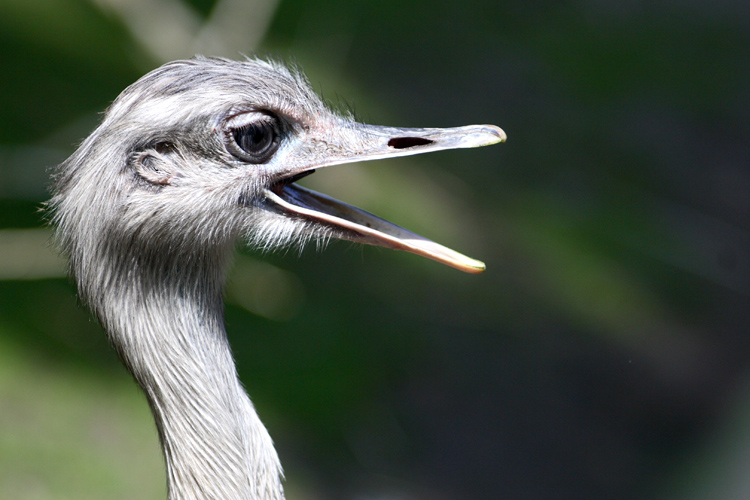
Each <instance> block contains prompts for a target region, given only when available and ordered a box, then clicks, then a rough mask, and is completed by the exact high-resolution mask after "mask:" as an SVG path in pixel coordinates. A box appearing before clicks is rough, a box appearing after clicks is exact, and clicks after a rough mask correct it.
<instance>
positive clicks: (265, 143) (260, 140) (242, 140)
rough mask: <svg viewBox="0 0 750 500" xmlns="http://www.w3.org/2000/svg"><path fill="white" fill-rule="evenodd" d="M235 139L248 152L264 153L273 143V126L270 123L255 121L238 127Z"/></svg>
mask: <svg viewBox="0 0 750 500" xmlns="http://www.w3.org/2000/svg"><path fill="white" fill-rule="evenodd" d="M234 140H235V141H236V142H237V145H238V146H239V147H241V148H242V150H243V151H245V152H246V153H248V154H251V155H252V154H259V153H264V152H265V151H266V149H268V147H269V146H270V145H271V144H272V143H273V140H274V131H273V127H272V126H271V125H270V124H269V123H253V124H251V125H247V126H245V127H242V128H239V129H236V130H235V131H234Z"/></svg>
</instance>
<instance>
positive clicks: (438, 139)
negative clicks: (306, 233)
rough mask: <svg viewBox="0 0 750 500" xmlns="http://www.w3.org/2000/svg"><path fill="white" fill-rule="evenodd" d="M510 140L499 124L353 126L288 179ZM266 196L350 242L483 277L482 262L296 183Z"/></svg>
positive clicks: (283, 185) (269, 191)
mask: <svg viewBox="0 0 750 500" xmlns="http://www.w3.org/2000/svg"><path fill="white" fill-rule="evenodd" d="M505 139H506V135H505V132H503V130H502V129H500V128H499V127H496V126H494V125H470V126H466V127H456V128H446V129H438V128H431V129H412V128H394V127H379V126H374V125H362V124H358V123H351V122H348V123H347V126H345V127H341V128H338V127H336V130H335V131H334V132H331V133H329V134H328V135H327V137H326V138H325V141H324V142H325V144H326V151H325V154H324V155H320V156H317V160H313V161H308V162H305V163H304V164H302V163H298V165H299V166H298V167H297V168H296V169H295V171H293V172H291V173H290V175H289V176H288V177H287V179H289V178H292V177H295V176H299V175H300V174H302V173H303V172H306V171H310V170H313V169H316V168H320V167H327V166H331V165H338V164H343V163H354V162H360V161H366V160H376V159H382V158H394V157H398V156H406V155H414V154H420V153H429V152H432V151H441V150H445V149H457V148H475V147H481V146H488V145H490V144H496V143H498V142H504V141H505ZM308 153H309V151H308ZM265 194H266V198H267V199H268V201H270V202H272V203H273V204H275V205H276V207H277V208H278V209H279V210H281V211H282V212H286V213H288V214H289V215H291V216H295V217H299V218H303V219H305V220H307V221H309V222H313V223H315V224H318V225H322V226H326V227H334V228H336V229H338V230H339V231H338V233H339V236H340V237H343V238H346V239H348V240H351V241H356V242H359V243H367V244H370V245H378V246H382V247H385V248H391V249H394V250H405V251H407V252H411V253H414V254H417V255H421V256H423V257H427V258H430V259H433V260H436V261H438V262H442V263H443V264H447V265H449V266H451V267H454V268H456V269H459V270H461V271H465V272H469V273H481V272H482V271H484V269H485V265H484V263H483V262H481V261H478V260H475V259H472V258H470V257H467V256H465V255H463V254H460V253H458V252H456V251H454V250H451V249H450V248H446V247H444V246H442V245H440V244H438V243H435V242H434V241H431V240H429V239H427V238H424V237H422V236H419V235H417V234H414V233H412V232H410V231H407V230H406V229H403V228H402V227H399V226H397V225H395V224H393V223H391V222H388V221H386V220H384V219H381V218H380V217H377V216H375V215H373V214H371V213H368V212H366V211H364V210H361V209H359V208H357V207H354V206H351V205H348V204H346V203H343V202H341V201H338V200H335V199H333V198H330V197H328V196H326V195H323V194H320V193H317V192H315V191H312V190H309V189H306V188H303V187H301V186H299V185H297V184H294V183H293V182H286V183H285V182H283V180H282V181H281V182H280V183H278V184H276V185H275V186H274V187H272V188H270V189H267V190H266V193H265ZM341 233H343V236H342V235H341Z"/></svg>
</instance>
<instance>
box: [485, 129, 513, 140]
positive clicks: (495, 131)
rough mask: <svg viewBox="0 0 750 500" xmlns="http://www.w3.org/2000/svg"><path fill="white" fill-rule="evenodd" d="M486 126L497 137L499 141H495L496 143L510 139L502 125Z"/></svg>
mask: <svg viewBox="0 0 750 500" xmlns="http://www.w3.org/2000/svg"><path fill="white" fill-rule="evenodd" d="M485 126H486V127H487V129H488V130H489V133H490V134H492V135H494V136H495V137H496V138H497V141H495V142H496V143H497V142H505V141H506V140H507V139H508V135H507V134H506V133H505V131H504V130H503V129H501V128H500V127H498V126H495V125H485Z"/></svg>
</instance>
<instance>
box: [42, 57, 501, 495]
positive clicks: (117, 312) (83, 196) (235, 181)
mask: <svg viewBox="0 0 750 500" xmlns="http://www.w3.org/2000/svg"><path fill="white" fill-rule="evenodd" d="M503 140H505V134H504V132H503V131H502V130H501V129H499V128H498V127H495V126H492V125H475V126H468V127H459V128H451V129H404V128H389V127H378V126H371V125H364V124H360V123H357V122H355V121H354V120H353V119H352V118H351V117H345V116H341V115H339V114H336V113H334V112H333V111H331V110H330V109H329V108H328V107H326V105H325V104H324V103H323V102H322V101H321V100H320V98H319V97H318V96H317V95H316V94H315V93H314V92H313V91H312V90H311V87H310V85H309V83H308V82H307V81H306V79H305V78H304V76H302V75H301V74H300V73H299V72H297V71H293V70H290V69H288V68H286V67H284V66H283V65H280V64H277V63H269V62H264V61H260V60H253V59H248V60H245V61H241V62H237V61H230V60H226V59H218V58H195V59H191V60H185V61H175V62H172V63H168V64H166V65H164V66H162V67H160V68H157V69H156V70H154V71H152V72H150V73H148V74H147V75H145V76H144V77H142V78H141V79H140V80H138V81H137V82H135V83H134V84H132V85H131V86H129V87H128V88H127V89H125V90H124V91H123V92H122V94H121V95H120V96H119V97H118V98H117V99H116V100H115V101H114V102H113V104H112V105H111V106H110V108H109V109H108V111H107V113H106V115H105V116H104V118H103V120H102V123H101V124H100V125H99V126H98V128H96V130H95V131H94V132H93V133H92V134H91V135H90V136H89V137H88V138H87V139H86V140H84V141H83V143H82V144H81V145H80V147H79V148H78V149H77V151H76V152H75V153H74V154H73V155H72V156H71V157H70V158H68V159H67V160H66V161H64V162H63V163H62V164H61V165H59V166H58V167H57V170H56V173H55V176H54V185H53V197H52V199H51V200H50V202H49V208H50V211H51V214H52V222H53V224H54V226H55V227H56V229H55V234H56V239H57V242H58V244H59V245H60V248H61V250H62V252H63V253H64V254H66V255H67V257H68V258H69V265H70V272H71V274H72V276H73V277H74V279H75V282H76V284H77V287H78V292H79V296H80V298H81V300H82V302H83V303H84V304H86V305H87V306H88V307H89V308H90V309H91V310H92V311H93V313H94V314H95V315H96V317H97V318H98V320H99V321H100V323H101V324H102V326H103V327H104V329H105V330H106V331H107V334H108V336H109V338H110V340H111V343H112V345H113V346H114V347H115V349H116V350H117V352H118V354H119V355H120V357H121V359H122V360H123V362H124V363H125V365H126V366H127V368H128V369H129V371H130V372H131V373H132V375H133V377H134V378H135V380H136V382H137V383H138V384H139V385H140V386H141V388H142V389H143V391H144V392H145V394H146V397H147V399H148V403H149V405H150V407H151V410H152V412H153V415H154V418H155V420H156V425H157V429H158V433H159V438H160V441H161V445H162V449H163V453H164V459H165V463H166V470H167V480H168V483H167V484H168V491H169V499H170V500H206V499H214V500H279V499H283V498H284V493H283V489H282V484H281V479H282V469H281V465H280V463H279V459H278V456H277V454H276V451H275V450H274V447H273V443H272V441H271V438H270V436H269V434H268V432H267V431H266V429H265V427H264V426H263V424H262V423H261V421H260V419H259V418H258V415H257V414H256V412H255V409H254V408H253V404H252V403H251V401H250V399H249V397H248V395H247V393H246V392H245V390H244V389H243V387H242V385H241V382H240V381H239V379H238V377H237V373H236V369H235V364H234V360H233V358H232V354H231V351H230V346H229V343H228V341H227V337H226V332H225V330H224V322H223V301H222V291H223V286H224V281H225V275H226V272H227V268H228V265H229V263H230V260H231V256H232V253H233V250H234V247H235V244H236V241H237V240H238V239H244V240H245V241H246V242H247V243H248V244H250V245H254V246H257V247H260V248H263V249H272V248H275V247H279V246H285V245H290V244H304V243H306V242H309V241H316V242H318V243H325V242H326V241H328V240H329V239H331V238H337V239H343V240H350V241H355V242H361V243H366V244H371V245H380V246H383V247H387V248H392V249H397V250H405V251H408V252H412V253H415V254H418V255H422V256H425V257H428V258H431V259H434V260H436V261H439V262H442V263H445V264H447V265H450V266H453V267H456V268H458V269H461V270H463V271H467V272H481V271H482V270H483V269H484V264H482V263H481V262H479V261H476V260H474V259H470V258H468V257H465V256H463V255H461V254H459V253H457V252H454V251H452V250H450V249H447V248H445V247H443V246H440V245H438V244H437V243H434V242H432V241H430V240H428V239H426V238H422V237H420V236H417V235H415V234H413V233H410V232H408V231H406V230H404V229H402V228H400V227H398V226H396V225H394V224H391V223H390V222H387V221H385V220H383V219H380V218H377V217H375V216H374V215H371V214H369V213H367V212H365V211H363V210H360V209H358V208H355V207H352V206H350V205H347V204H344V203H342V202H340V201H337V200H334V199H332V198H329V197H327V196H325V195H322V194H319V193H316V192H314V191H311V190H308V189H306V188H303V187H301V186H299V185H297V184H295V181H297V180H298V179H300V178H301V177H303V176H305V175H308V174H310V173H312V172H313V171H314V170H315V169H317V168H321V167H327V166H330V165H336V164H342V163H351V162H357V161H363V160H373V159H378V158H389V157H395V156H404V155H411V154H417V153H423V152H428V151H437V150H442V149H451V148H468V147H478V146H484V145H488V144H494V143H497V142H501V141H503Z"/></svg>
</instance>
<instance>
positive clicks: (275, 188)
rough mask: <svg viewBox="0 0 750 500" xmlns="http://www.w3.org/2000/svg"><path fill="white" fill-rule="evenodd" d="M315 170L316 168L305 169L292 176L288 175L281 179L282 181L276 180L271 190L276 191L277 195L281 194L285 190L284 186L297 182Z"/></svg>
mask: <svg viewBox="0 0 750 500" xmlns="http://www.w3.org/2000/svg"><path fill="white" fill-rule="evenodd" d="M313 172H315V169H314V168H313V169H312V170H305V171H304V172H300V173H298V174H296V175H293V176H291V177H287V178H285V179H281V180H280V181H278V182H276V183H275V184H273V185H272V186H271V191H273V192H274V193H276V194H277V195H279V196H281V192H282V191H283V190H284V186H287V185H289V184H293V183H295V182H297V181H298V180H300V179H302V178H303V177H307V176H308V175H310V174H312V173H313Z"/></svg>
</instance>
